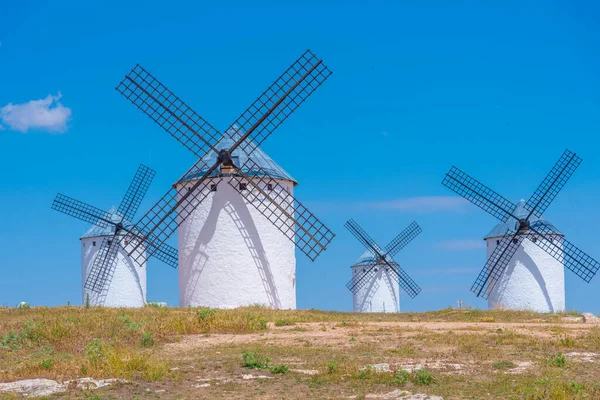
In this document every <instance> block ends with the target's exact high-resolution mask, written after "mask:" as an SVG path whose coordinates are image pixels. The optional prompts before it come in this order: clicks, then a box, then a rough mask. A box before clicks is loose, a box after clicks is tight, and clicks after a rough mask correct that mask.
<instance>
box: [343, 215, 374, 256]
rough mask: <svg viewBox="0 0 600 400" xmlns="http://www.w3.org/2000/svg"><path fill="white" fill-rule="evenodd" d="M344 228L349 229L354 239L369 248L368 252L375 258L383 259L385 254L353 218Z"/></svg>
mask: <svg viewBox="0 0 600 400" xmlns="http://www.w3.org/2000/svg"><path fill="white" fill-rule="evenodd" d="M344 227H346V229H348V230H349V231H350V233H352V234H353V235H354V237H356V238H357V239H358V241H359V242H361V243H362V244H363V245H364V246H365V247H366V248H367V250H369V251H370V252H371V253H372V254H373V256H374V257H376V258H383V256H384V254H383V251H382V250H381V247H379V245H378V244H377V243H375V241H374V240H373V239H372V238H371V237H370V236H369V234H368V233H367V232H365V230H364V229H363V228H361V227H360V225H358V224H357V223H356V221H354V220H353V219H352V218H351V219H349V220H348V221H347V222H346V223H345V224H344Z"/></svg>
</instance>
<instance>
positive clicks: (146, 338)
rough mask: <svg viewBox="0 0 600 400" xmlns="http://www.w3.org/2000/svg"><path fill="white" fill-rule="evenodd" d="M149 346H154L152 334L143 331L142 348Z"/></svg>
mask: <svg viewBox="0 0 600 400" xmlns="http://www.w3.org/2000/svg"><path fill="white" fill-rule="evenodd" d="M150 346H154V339H153V338H152V333H151V332H149V331H144V333H142V347H150Z"/></svg>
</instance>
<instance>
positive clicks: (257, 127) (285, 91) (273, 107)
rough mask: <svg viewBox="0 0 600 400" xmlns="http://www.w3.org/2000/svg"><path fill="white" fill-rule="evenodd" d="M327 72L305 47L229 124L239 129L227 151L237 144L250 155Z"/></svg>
mask: <svg viewBox="0 0 600 400" xmlns="http://www.w3.org/2000/svg"><path fill="white" fill-rule="evenodd" d="M330 75H331V71H330V70H329V69H328V68H327V67H326V66H325V64H323V61H322V60H320V59H319V58H317V56H315V55H314V54H313V53H312V52H311V51H310V50H306V51H305V52H304V54H302V55H301V56H300V57H299V58H298V59H297V60H296V61H295V62H294V63H293V64H292V65H291V66H290V67H289V68H288V69H287V70H286V71H285V72H284V73H283V74H281V76H280V77H279V78H278V79H277V80H276V81H275V82H274V83H273V84H272V85H271V86H269V88H268V89H267V90H265V91H264V92H263V93H262V94H261V95H260V96H259V97H258V99H256V100H255V101H254V103H252V105H251V106H250V107H248V108H247V109H246V111H244V112H243V113H242V115H240V117H239V118H238V119H237V120H235V122H234V123H233V124H231V126H230V127H229V129H228V131H229V130H230V129H233V130H239V131H241V132H242V136H241V137H240V138H239V140H238V141H237V142H236V143H235V144H234V145H233V147H232V148H231V149H230V151H233V150H235V149H236V148H237V147H238V146H239V147H240V148H241V149H242V150H243V151H244V152H245V153H246V154H251V153H252V152H253V151H254V150H255V149H256V148H257V147H258V146H259V145H260V144H261V143H262V142H264V140H265V139H266V138H267V137H269V135H271V133H273V131H275V129H277V127H278V126H279V125H281V123H282V122H283V121H285V120H286V119H287V117H289V116H290V115H291V114H292V113H293V112H294V111H295V110H296V109H297V108H298V107H299V106H300V104H302V103H303V102H304V101H305V100H306V99H307V98H308V97H309V96H310V95H311V94H312V93H313V92H314V91H315V90H316V89H317V88H318V87H319V86H321V85H322V84H323V82H325V80H327V78H329V76H330Z"/></svg>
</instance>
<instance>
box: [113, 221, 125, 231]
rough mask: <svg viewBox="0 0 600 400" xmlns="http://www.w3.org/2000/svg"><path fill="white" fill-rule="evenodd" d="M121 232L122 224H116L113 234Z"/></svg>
mask: <svg viewBox="0 0 600 400" xmlns="http://www.w3.org/2000/svg"><path fill="white" fill-rule="evenodd" d="M122 230H123V223H122V222H119V223H118V224H116V225H115V233H119V232H121V231H122Z"/></svg>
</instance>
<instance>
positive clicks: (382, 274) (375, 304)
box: [352, 255, 400, 313]
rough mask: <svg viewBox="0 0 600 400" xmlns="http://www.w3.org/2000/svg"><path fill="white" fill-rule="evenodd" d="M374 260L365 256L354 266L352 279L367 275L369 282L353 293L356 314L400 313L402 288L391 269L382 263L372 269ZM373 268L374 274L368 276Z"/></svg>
mask: <svg viewBox="0 0 600 400" xmlns="http://www.w3.org/2000/svg"><path fill="white" fill-rule="evenodd" d="M372 261H373V258H372V256H370V255H363V256H362V257H361V258H360V259H359V261H357V262H356V263H355V264H354V265H353V266H352V277H355V276H357V275H358V276H360V275H362V274H367V278H365V279H368V281H367V282H365V283H364V285H362V287H361V288H360V289H359V290H358V291H356V293H353V297H352V302H353V310H354V312H392V313H393V312H400V292H399V290H400V288H399V285H398V282H397V281H396V280H395V279H394V278H393V275H392V274H393V273H394V272H392V271H390V267H389V266H388V265H387V264H385V263H380V264H378V265H377V266H375V267H371V265H372ZM371 268H373V272H374V273H375V274H374V275H373V274H368V273H367V271H369V270H370V269H371Z"/></svg>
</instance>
